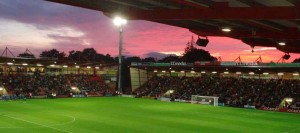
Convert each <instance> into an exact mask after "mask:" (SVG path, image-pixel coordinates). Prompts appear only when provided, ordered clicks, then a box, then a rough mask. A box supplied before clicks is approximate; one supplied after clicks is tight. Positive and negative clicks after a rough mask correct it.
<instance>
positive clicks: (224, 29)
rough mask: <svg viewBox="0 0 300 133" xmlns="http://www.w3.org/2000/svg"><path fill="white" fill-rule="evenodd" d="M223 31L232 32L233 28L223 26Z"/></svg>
mask: <svg viewBox="0 0 300 133" xmlns="http://www.w3.org/2000/svg"><path fill="white" fill-rule="evenodd" d="M222 31H224V32H230V31H231V29H230V28H223V29H222Z"/></svg>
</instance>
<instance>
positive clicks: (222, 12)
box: [124, 7, 300, 20]
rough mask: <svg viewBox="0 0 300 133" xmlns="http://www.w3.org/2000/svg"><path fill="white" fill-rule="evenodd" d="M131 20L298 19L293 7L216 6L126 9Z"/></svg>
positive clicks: (299, 11)
mask: <svg viewBox="0 0 300 133" xmlns="http://www.w3.org/2000/svg"><path fill="white" fill-rule="evenodd" d="M124 13H125V14H126V15H127V16H128V18H129V19H132V20H157V19H169V20H178V19H181V20H189V19H264V20H266V19H300V17H299V15H298V14H299V13H300V10H298V9H297V8H295V7H228V8H220V7H216V8H213V10H212V9H211V8H209V9H197V8H195V9H157V10H127V11H125V12H124Z"/></svg>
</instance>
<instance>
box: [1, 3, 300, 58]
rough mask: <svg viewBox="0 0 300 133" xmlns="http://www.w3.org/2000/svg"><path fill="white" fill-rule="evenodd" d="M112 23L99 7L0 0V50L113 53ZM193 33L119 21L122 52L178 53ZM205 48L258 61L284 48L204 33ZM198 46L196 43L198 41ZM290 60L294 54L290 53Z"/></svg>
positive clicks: (278, 54) (115, 34) (115, 38)
mask: <svg viewBox="0 0 300 133" xmlns="http://www.w3.org/2000/svg"><path fill="white" fill-rule="evenodd" d="M118 35H119V34H118V29H117V27H116V26H114V25H113V23H112V20H111V19H110V18H108V17H106V16H104V15H103V14H102V12H98V11H93V10H88V9H83V8H78V7H72V6H67V5H61V4H56V3H51V2H46V1H43V0H0V52H1V53H2V51H3V50H4V49H5V47H6V46H7V47H8V48H9V49H10V50H11V51H12V52H13V53H14V54H15V55H18V54H19V53H22V52H24V51H25V49H26V48H28V49H29V50H30V51H31V52H32V53H34V54H35V55H36V56H38V55H39V53H41V51H44V50H49V49H52V48H56V49H58V50H59V51H64V52H65V53H68V52H69V51H71V50H82V49H84V48H95V49H96V50H97V52H98V53H102V54H107V53H109V54H111V55H113V56H117V53H118V41H119V40H118ZM192 36H194V37H195V38H196V35H195V34H193V33H191V32H189V31H188V30H187V29H184V28H178V27H174V26H168V25H164V24H158V23H153V22H147V21H129V22H128V24H127V25H126V26H125V27H124V36H123V39H124V54H125V55H127V56H140V57H147V56H156V57H161V56H162V55H163V54H178V55H179V54H181V53H183V50H184V48H185V46H186V43H187V42H188V41H190V40H191V37H192ZM209 40H210V43H209V44H208V46H207V47H206V48H203V49H205V50H207V51H209V52H210V53H211V54H212V55H213V56H215V57H219V56H221V58H222V60H223V61H232V60H234V59H235V58H237V57H238V56H241V58H242V61H248V62H251V61H254V60H255V59H256V58H258V57H259V56H260V55H261V56H262V58H263V61H264V62H270V61H275V62H276V61H277V60H278V59H279V58H280V57H281V56H282V55H283V54H284V53H283V52H281V51H278V50H276V48H263V47H256V48H255V52H254V53H251V48H250V46H248V45H246V44H244V43H243V42H241V41H240V40H235V39H230V38H223V37H221V38H220V37H209ZM201 48H202V47H201ZM291 55H292V58H291V59H290V60H289V62H290V61H293V60H294V59H295V58H298V57H300V55H299V54H291Z"/></svg>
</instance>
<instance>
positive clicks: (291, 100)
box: [285, 98, 293, 102]
mask: <svg viewBox="0 0 300 133" xmlns="http://www.w3.org/2000/svg"><path fill="white" fill-rule="evenodd" d="M285 101H287V102H293V99H292V98H286V99H285Z"/></svg>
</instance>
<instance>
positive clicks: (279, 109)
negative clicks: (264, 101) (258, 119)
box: [260, 107, 300, 113]
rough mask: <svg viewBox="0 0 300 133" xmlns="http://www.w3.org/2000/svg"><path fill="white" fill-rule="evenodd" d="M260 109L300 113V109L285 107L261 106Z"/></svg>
mask: <svg viewBox="0 0 300 133" xmlns="http://www.w3.org/2000/svg"><path fill="white" fill-rule="evenodd" d="M260 110H267V111H279V112H290V113H300V110H293V109H287V108H269V107H261V108H260Z"/></svg>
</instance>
